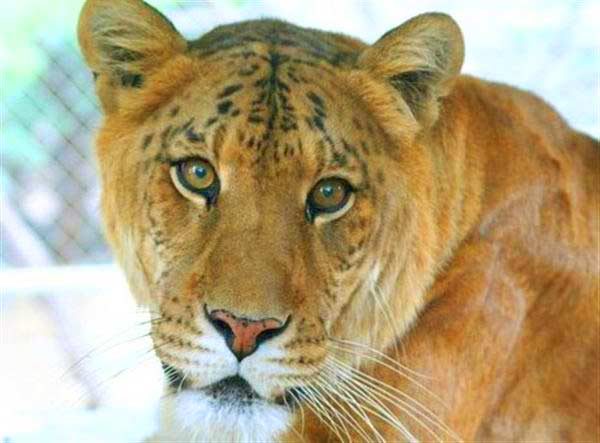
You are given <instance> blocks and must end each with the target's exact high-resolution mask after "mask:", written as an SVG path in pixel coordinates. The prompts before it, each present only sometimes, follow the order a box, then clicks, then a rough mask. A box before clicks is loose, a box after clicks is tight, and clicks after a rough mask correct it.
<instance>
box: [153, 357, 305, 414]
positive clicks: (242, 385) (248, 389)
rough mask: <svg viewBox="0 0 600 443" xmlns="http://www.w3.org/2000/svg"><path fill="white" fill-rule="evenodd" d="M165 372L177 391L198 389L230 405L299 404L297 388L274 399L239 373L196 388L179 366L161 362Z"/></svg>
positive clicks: (169, 382) (171, 385) (170, 383)
mask: <svg viewBox="0 0 600 443" xmlns="http://www.w3.org/2000/svg"><path fill="white" fill-rule="evenodd" d="M161 363H162V368H163V372H164V374H165V377H166V379H167V382H168V384H169V386H170V387H171V388H172V389H174V390H175V391H176V392H180V391H185V390H197V391H199V392H202V393H203V394H205V395H207V396H208V397H210V398H212V399H213V400H215V401H218V402H220V403H224V404H228V405H238V406H249V405H252V404H255V403H271V404H276V405H280V406H287V407H290V408H294V407H296V406H297V405H298V397H297V396H296V395H294V394H293V392H294V391H296V389H295V388H292V389H289V390H288V391H286V393H285V394H284V395H281V396H279V397H277V398H275V399H273V400H269V399H266V398H264V397H262V396H261V395H260V394H259V393H258V392H256V391H255V390H254V389H253V388H252V386H251V385H250V383H248V381H246V379H244V378H243V377H240V376H239V375H234V376H232V377H227V378H224V379H222V380H219V381H218V382H216V383H213V384H211V385H208V386H205V387H203V388H200V389H197V388H194V387H193V386H192V385H191V383H190V382H189V380H186V378H185V376H184V374H183V373H182V372H181V371H180V370H178V369H177V368H175V367H173V366H171V365H169V364H167V363H164V362H161Z"/></svg>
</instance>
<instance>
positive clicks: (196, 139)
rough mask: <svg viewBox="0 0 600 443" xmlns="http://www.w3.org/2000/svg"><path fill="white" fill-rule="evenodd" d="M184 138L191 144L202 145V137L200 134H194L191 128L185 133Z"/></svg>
mask: <svg viewBox="0 0 600 443" xmlns="http://www.w3.org/2000/svg"><path fill="white" fill-rule="evenodd" d="M185 138H186V139H187V140H188V141H190V142H192V143H203V142H204V135H203V134H202V133H200V132H195V131H194V128H193V127H190V128H188V129H187V130H186V131H185Z"/></svg>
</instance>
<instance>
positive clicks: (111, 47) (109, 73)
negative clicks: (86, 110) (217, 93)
mask: <svg viewBox="0 0 600 443" xmlns="http://www.w3.org/2000/svg"><path fill="white" fill-rule="evenodd" d="M77 35H78V38H79V45H80V47H81V51H82V52H83V56H84V58H85V61H86V63H87V64H88V66H89V67H90V69H91V70H92V72H93V73H94V78H95V79H96V93H97V95H98V98H99V99H100V104H101V106H102V109H103V111H104V112H105V113H111V112H114V111H116V110H118V109H119V105H120V102H121V101H122V99H123V97H124V96H125V94H128V93H131V91H132V90H135V89H140V88H143V87H144V81H145V79H146V77H147V76H149V75H151V74H152V73H153V72H155V71H157V70H158V69H159V68H160V67H161V66H162V65H164V64H165V63H166V62H167V61H168V60H170V59H171V58H173V57H175V56H176V55H177V54H181V53H183V52H184V51H185V49H186V46H187V43H186V40H185V39H184V38H183V37H182V36H181V34H179V32H177V30H176V29H175V27H174V26H173V24H172V23H171V22H170V21H169V20H168V19H167V18H166V17H165V16H163V15H162V14H161V13H160V12H158V11H157V10H156V9H154V8H153V7H152V6H150V5H148V4H146V3H145V2H143V1H141V0H87V1H86V2H85V4H84V6H83V9H82V10H81V14H80V16H79V24H78V28H77Z"/></svg>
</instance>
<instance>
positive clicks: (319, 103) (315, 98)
mask: <svg viewBox="0 0 600 443" xmlns="http://www.w3.org/2000/svg"><path fill="white" fill-rule="evenodd" d="M306 96H307V97H308V98H309V100H310V101H311V102H313V103H314V104H315V105H316V106H317V107H318V108H324V107H325V105H324V104H323V99H322V98H321V97H319V96H318V95H317V94H315V93H314V92H312V91H310V92H308V93H307V94H306Z"/></svg>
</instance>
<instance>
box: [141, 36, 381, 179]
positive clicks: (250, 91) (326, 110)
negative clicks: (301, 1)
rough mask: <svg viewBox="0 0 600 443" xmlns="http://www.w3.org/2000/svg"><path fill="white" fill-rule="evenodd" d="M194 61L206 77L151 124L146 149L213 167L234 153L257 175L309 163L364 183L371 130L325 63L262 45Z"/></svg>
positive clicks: (204, 55) (332, 67) (294, 50)
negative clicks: (202, 158)
mask: <svg viewBox="0 0 600 443" xmlns="http://www.w3.org/2000/svg"><path fill="white" fill-rule="evenodd" d="M193 55H194V56H195V57H197V58H198V62H200V63H204V64H205V66H206V69H205V72H207V73H208V75H207V78H198V79H195V80H194V81H192V82H191V83H190V84H188V85H187V86H186V87H185V88H184V89H183V90H182V91H181V92H180V93H179V94H177V96H176V97H174V98H173V99H172V100H171V101H170V102H169V103H168V104H167V105H166V106H164V107H163V109H161V110H160V112H159V113H157V115H156V116H155V117H154V118H153V119H151V120H152V121H151V122H150V124H149V125H148V128H149V129H148V133H147V134H145V136H144V138H143V140H142V147H143V149H147V148H148V147H149V146H150V145H156V144H158V145H159V146H160V147H161V148H162V150H163V151H162V152H163V154H165V155H166V157H168V158H171V159H173V158H182V157H186V156H194V155H201V154H208V155H209V157H211V158H213V159H214V160H215V161H216V162H219V161H221V160H223V157H225V156H226V155H227V153H231V151H232V150H234V151H235V150H239V151H241V152H244V155H245V156H246V157H247V158H250V159H251V162H252V163H253V164H254V166H256V167H257V169H261V170H264V169H265V168H267V169H270V170H273V169H278V166H283V165H287V166H289V165H290V164H294V163H293V162H296V165H297V166H299V167H300V166H301V164H300V163H298V161H300V162H302V161H308V162H310V164H311V165H312V167H313V169H314V171H313V174H314V175H315V176H318V175H319V174H321V173H322V172H323V171H325V170H331V171H332V173H335V171H336V170H338V169H345V170H347V171H349V172H351V173H354V174H355V175H360V176H361V178H360V180H361V181H362V182H366V181H367V180H368V177H367V176H368V162H367V157H368V155H369V154H370V148H371V147H370V146H369V145H370V143H371V142H369V141H368V140H369V139H372V132H373V129H372V128H371V126H370V124H369V122H368V121H365V119H364V116H361V115H360V114H359V113H357V112H356V110H355V109H352V106H351V102H349V101H348V100H346V101H345V100H344V91H343V89H342V87H341V86H340V85H339V84H338V83H339V75H338V72H336V65H335V64H332V63H331V61H330V60H329V59H328V58H323V57H321V56H320V55H318V54H317V55H314V54H313V55H311V54H309V53H307V52H306V51H305V50H299V49H298V48H296V47H290V46H285V45H284V46H278V45H273V44H267V43H264V42H252V43H249V44H245V45H239V46H233V47H230V48H225V49H222V50H221V51H218V52H214V53H213V52H209V53H202V52H201V51H198V52H197V53H196V54H193ZM337 68H340V66H338V67H337ZM159 114H160V115H159ZM369 132H370V133H371V134H369ZM361 133H362V134H363V135H362V136H361ZM357 135H358V136H357ZM290 162H292V163H290ZM263 172H264V171H263ZM301 172H302V173H304V172H306V171H301Z"/></svg>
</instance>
